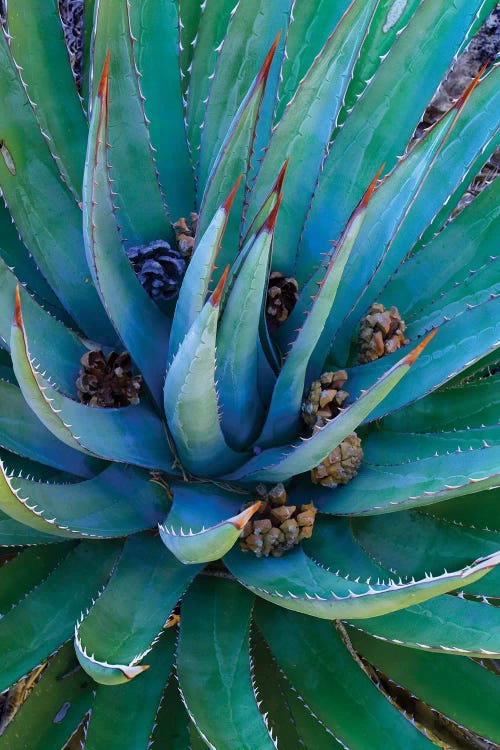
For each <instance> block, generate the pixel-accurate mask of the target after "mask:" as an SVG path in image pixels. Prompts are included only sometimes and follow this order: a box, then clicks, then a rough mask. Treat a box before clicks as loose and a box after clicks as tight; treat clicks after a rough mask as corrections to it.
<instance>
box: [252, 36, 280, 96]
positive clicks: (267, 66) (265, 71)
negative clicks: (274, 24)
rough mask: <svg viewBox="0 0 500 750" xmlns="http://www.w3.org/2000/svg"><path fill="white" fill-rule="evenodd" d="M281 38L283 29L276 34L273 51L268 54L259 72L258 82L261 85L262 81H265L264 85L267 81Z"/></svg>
mask: <svg viewBox="0 0 500 750" xmlns="http://www.w3.org/2000/svg"><path fill="white" fill-rule="evenodd" d="M280 36H281V29H280V30H279V31H278V33H277V34H276V38H275V40H274V42H273V43H272V46H271V49H270V50H269V52H268V53H267V55H266V59H265V60H264V62H263V64H262V68H261V69H260V71H259V75H258V78H257V80H258V82H259V83H260V82H261V81H263V82H264V83H265V82H266V81H267V77H268V75H269V71H270V70H271V65H272V62H273V59H274V54H275V52H276V48H277V46H278V42H279V40H280Z"/></svg>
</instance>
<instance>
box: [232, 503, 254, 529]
mask: <svg viewBox="0 0 500 750" xmlns="http://www.w3.org/2000/svg"><path fill="white" fill-rule="evenodd" d="M259 508H260V501H258V502H256V503H254V504H253V505H251V506H250V507H249V508H245V510H244V512H243V513H241V514H240V517H239V518H238V520H237V521H236V520H234V521H233V526H234V528H235V529H238V531H241V529H242V528H243V527H244V526H245V524H247V523H248V521H249V520H250V519H251V517H252V516H253V514H254V513H257V511H258V510H259Z"/></svg>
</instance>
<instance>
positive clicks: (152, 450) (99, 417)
mask: <svg viewBox="0 0 500 750" xmlns="http://www.w3.org/2000/svg"><path fill="white" fill-rule="evenodd" d="M10 349H11V356H12V363H13V366H14V372H15V374H16V378H17V380H18V382H19V385H20V387H21V391H22V393H23V396H24V398H25V399H26V401H27V403H28V405H29V406H30V407H31V408H32V409H33V411H34V412H35V414H36V415H37V417H38V418H39V419H40V420H41V422H43V424H44V425H45V426H46V427H47V429H49V430H50V431H51V432H52V433H53V434H54V435H55V436H56V437H57V438H58V439H59V440H61V441H62V442H63V443H65V444H66V445H68V446H70V447H71V448H76V450H79V451H82V452H83V453H86V454H92V453H93V454H94V455H97V456H99V457H100V458H106V459H108V460H111V461H123V462H125V463H134V464H137V465H138V466H145V467H146V468H156V469H161V468H164V469H166V470H168V468H169V467H171V465H172V463H173V457H172V455H171V453H170V448H169V446H168V442H167V438H166V435H165V430H164V427H163V424H162V422H161V421H160V420H159V418H158V417H157V416H156V415H155V414H154V413H153V412H151V411H149V409H148V408H147V407H145V406H143V405H142V404H140V405H137V406H130V407H125V408H122V409H95V408H93V407H91V406H85V405H84V404H79V403H77V402H76V401H72V400H71V399H69V398H67V396H64V395H62V394H61V393H59V392H58V391H57V390H56V389H55V388H54V386H53V385H52V384H51V383H50V382H49V381H48V380H46V379H45V378H44V377H43V375H41V374H40V372H39V371H38V370H37V369H35V365H34V363H33V360H32V359H31V355H30V352H29V345H28V340H27V336H26V331H25V329H24V325H23V319H22V313H21V305H20V301H19V296H17V297H16V311H15V316H14V321H13V324H12V333H11V343H10ZM125 436H126V439H125Z"/></svg>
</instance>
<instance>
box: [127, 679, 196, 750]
mask: <svg viewBox="0 0 500 750" xmlns="http://www.w3.org/2000/svg"><path fill="white" fill-rule="evenodd" d="M132 684H133V683H132ZM137 684H138V685H139V684H140V682H139V681H138V682H137ZM190 723H191V722H190V719H189V716H188V714H187V711H186V709H185V708H184V704H183V703H182V700H181V696H180V693H179V687H178V684H177V679H176V675H175V674H171V675H170V680H169V681H168V685H167V686H166V688H165V690H164V692H163V696H162V699H161V705H160V708H159V710H158V713H157V714H156V720H155V727H154V729H153V735H152V742H153V747H154V746H155V744H156V745H157V746H158V747H165V748H166V747H168V748H169V750H170V748H171V750H196V748H197V747H198V745H195V744H194V742H192V741H191V742H190V738H189V725H190ZM195 733H196V734H198V733H197V732H196V730H195ZM200 743H201V745H202V750H204V748H205V745H204V743H203V742H202V740H201V739H200Z"/></svg>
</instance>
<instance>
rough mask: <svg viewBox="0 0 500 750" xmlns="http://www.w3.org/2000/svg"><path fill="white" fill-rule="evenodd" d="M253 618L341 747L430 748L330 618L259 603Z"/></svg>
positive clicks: (282, 664)
mask: <svg viewBox="0 0 500 750" xmlns="http://www.w3.org/2000/svg"><path fill="white" fill-rule="evenodd" d="M382 619H384V618H382ZM256 620H257V624H258V626H259V628H260V629H261V630H262V633H263V635H264V638H265V639H266V641H267V642H268V643H269V645H270V647H271V650H272V651H273V653H274V655H275V656H276V659H277V661H278V663H279V665H280V666H281V668H282V669H283V671H284V672H285V675H286V676H287V677H288V679H289V680H290V682H291V684H292V685H293V687H294V689H295V691H296V692H297V693H298V695H299V696H300V697H301V699H302V701H303V702H304V703H305V704H306V706H308V708H309V710H310V711H311V712H312V713H313V714H314V715H315V716H316V717H317V718H318V719H319V720H320V721H321V722H322V724H324V725H325V726H326V727H328V729H329V731H331V732H332V734H333V735H334V736H335V737H337V738H338V740H339V741H340V743H341V744H342V746H343V747H351V748H366V747H370V748H373V750H396V749H397V750H407V748H410V747H411V748H412V750H413V749H414V750H420V748H422V749H423V748H429V749H430V748H431V747H434V744H433V743H432V742H431V741H430V740H428V739H427V738H426V737H424V736H423V735H422V734H420V733H419V732H418V731H416V729H415V727H414V726H413V725H412V724H411V722H410V721H408V720H407V719H406V717H404V715H403V714H401V713H400V712H399V711H398V710H397V709H396V708H395V707H394V706H393V705H392V704H391V703H389V701H388V700H387V699H386V698H385V697H384V695H383V694H382V693H381V692H379V690H378V689H377V687H375V685H373V683H372V682H371V681H370V679H369V678H368V677H367V675H366V674H364V673H363V670H362V669H360V665H359V663H357V661H355V660H354V659H353V658H352V656H351V654H350V653H349V652H348V650H347V649H346V648H345V646H344V644H343V642H342V640H341V638H340V636H339V634H338V633H337V632H336V631H335V629H334V627H333V626H332V624H331V623H328V622H321V621H320V620H313V619H311V618H306V617H302V616H300V615H296V614H295V613H292V612H285V611H284V610H277V609H276V608H274V607H273V608H271V607H269V606H267V605H264V604H263V603H260V602H259V604H258V605H257V607H256ZM311 665H314V669H311Z"/></svg>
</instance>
